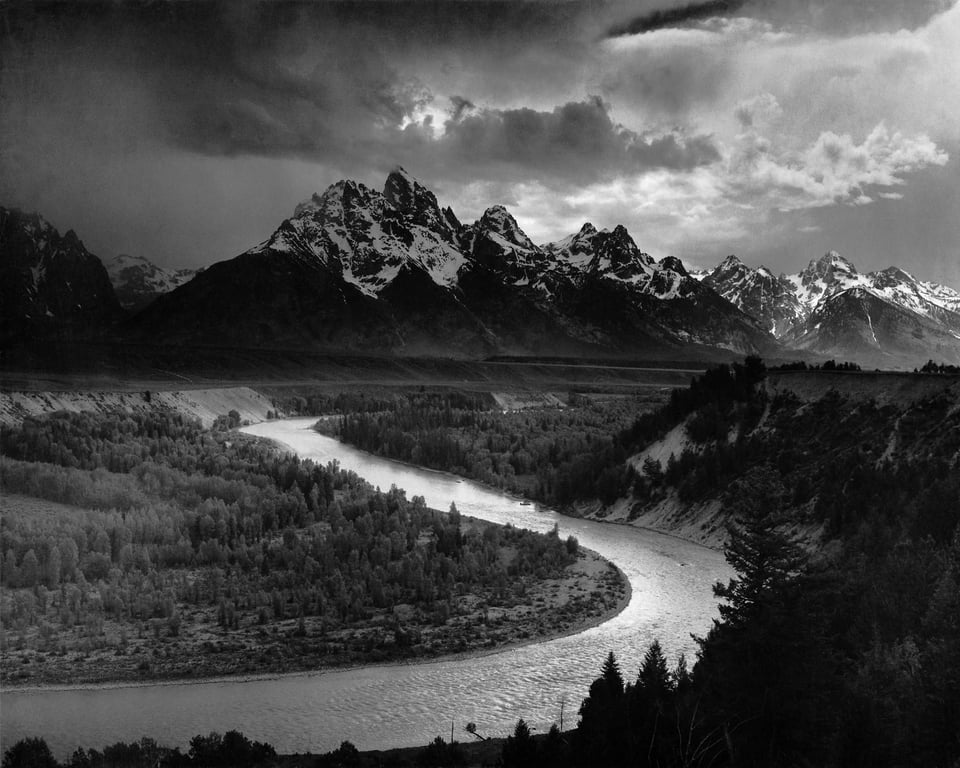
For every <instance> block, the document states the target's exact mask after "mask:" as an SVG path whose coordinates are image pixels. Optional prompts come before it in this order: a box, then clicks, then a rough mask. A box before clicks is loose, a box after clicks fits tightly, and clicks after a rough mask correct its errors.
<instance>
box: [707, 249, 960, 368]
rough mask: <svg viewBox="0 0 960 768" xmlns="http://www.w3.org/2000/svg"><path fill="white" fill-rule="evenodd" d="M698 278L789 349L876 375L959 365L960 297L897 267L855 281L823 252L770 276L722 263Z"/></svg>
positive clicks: (845, 266)
mask: <svg viewBox="0 0 960 768" xmlns="http://www.w3.org/2000/svg"><path fill="white" fill-rule="evenodd" d="M699 277H700V278H701V279H702V280H703V282H704V283H705V284H706V285H709V286H710V287H711V288H713V289H714V290H715V291H717V292H718V293H719V294H720V295H721V296H723V297H724V298H725V299H727V300H728V301H730V302H731V303H733V304H735V305H736V306H738V307H739V308H740V309H742V310H743V311H744V312H746V313H747V314H749V315H751V316H752V317H754V318H756V319H757V320H758V321H759V322H760V323H761V324H762V325H763V326H764V327H765V328H767V329H768V330H769V331H770V333H771V334H773V336H774V337H776V338H777V339H778V340H779V341H781V342H782V343H783V344H784V345H785V346H787V347H788V348H790V349H796V350H809V351H814V352H817V353H820V354H824V355H829V356H832V357H842V358H845V359H850V360H857V361H859V362H861V363H866V364H869V365H877V366H880V367H883V366H890V365H909V364H911V361H917V360H920V359H921V358H922V359H934V360H943V361H949V362H957V361H958V360H960V292H957V291H955V290H953V289H952V288H948V287H946V286H943V285H939V284H937V283H930V282H923V281H921V280H918V279H917V278H915V277H914V276H913V275H911V274H910V273H908V272H906V271H904V270H903V269H900V268H899V267H888V268H887V269H883V270H879V271H876V272H867V273H861V272H858V271H857V268H856V267H855V266H854V265H853V264H852V263H851V262H850V261H848V260H847V259H845V258H844V257H843V256H841V255H840V254H838V253H837V252H836V251H830V252H828V253H827V254H826V255H824V256H823V257H821V258H820V259H816V260H812V261H811V262H810V263H809V264H808V265H807V267H806V268H805V269H803V270H802V271H801V272H799V273H797V274H794V275H780V276H775V275H774V274H773V273H772V272H771V271H770V270H769V269H767V268H766V267H762V266H761V267H759V268H756V269H754V268H751V267H749V266H747V265H746V264H744V263H743V262H741V261H740V260H739V259H738V258H737V257H736V256H728V257H727V258H726V259H724V260H723V261H722V262H721V263H720V264H719V265H718V266H717V267H716V268H714V269H713V270H712V271H709V272H707V273H703V274H700V275H699Z"/></svg>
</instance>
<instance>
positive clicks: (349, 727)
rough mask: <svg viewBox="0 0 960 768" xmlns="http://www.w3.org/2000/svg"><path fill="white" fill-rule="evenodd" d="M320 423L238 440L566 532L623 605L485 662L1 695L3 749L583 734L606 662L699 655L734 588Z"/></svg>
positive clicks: (438, 501) (677, 550)
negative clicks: (358, 443)
mask: <svg viewBox="0 0 960 768" xmlns="http://www.w3.org/2000/svg"><path fill="white" fill-rule="evenodd" d="M315 421H316V419H289V420H283V421H268V422H264V423H261V424H256V425H253V426H250V427H245V428H244V431H245V432H247V433H249V434H253V435H259V436H262V437H268V438H272V439H274V440H278V441H280V442H282V443H284V444H286V445H287V446H289V447H290V448H291V449H292V450H294V451H296V453H297V454H298V455H300V456H301V457H303V458H310V459H313V460H315V461H320V462H323V463H326V462H328V461H331V460H334V459H336V460H337V461H339V463H340V466H341V467H343V468H345V469H350V470H353V471H355V472H356V473H357V474H359V475H361V476H362V477H364V478H366V479H367V480H368V481H369V482H371V483H372V484H373V485H376V486H379V487H380V488H382V489H384V490H386V489H388V488H389V487H390V486H391V485H396V486H397V487H400V488H404V489H405V490H406V491H407V495H408V497H411V496H413V495H420V496H423V497H424V498H425V499H426V501H427V504H428V505H430V506H432V507H436V508H438V509H447V508H448V507H449V506H450V503H451V502H454V503H456V505H457V508H458V509H459V510H460V512H462V513H463V514H466V515H471V516H474V517H478V518H483V519H484V520H490V521H492V522H496V523H507V522H510V523H513V524H514V525H516V526H522V527H524V528H530V529H532V530H536V531H548V530H550V529H551V528H552V527H553V526H554V524H558V525H559V528H560V535H561V537H564V538H566V537H567V536H568V535H570V534H573V535H574V536H576V537H577V539H579V541H580V543H581V544H583V545H584V546H586V547H589V548H590V549H593V550H595V551H597V552H599V553H600V554H601V555H603V556H604V557H605V558H607V559H608V560H611V561H612V562H614V563H616V564H617V565H618V566H619V567H620V568H621V569H622V570H623V572H624V573H625V574H626V576H627V578H628V579H629V580H630V585H631V587H632V589H633V596H632V598H631V600H630V603H629V605H628V606H627V608H626V609H625V610H623V611H622V612H621V613H620V614H618V615H617V616H616V617H614V618H613V619H611V620H610V621H607V622H606V623H604V624H602V625H600V626H598V627H594V628H592V629H589V630H587V631H585V632H582V633H580V634H577V635H572V636H569V637H564V638H560V639H557V640H552V641H547V642H542V643H536V644H532V645H527V646H523V647H519V648H515V649H513V650H506V651H502V652H499V653H494V654H490V655H486V656H477V657H469V658H463V659H456V658H450V659H447V660H443V661H435V662H429V663H421V664H410V665H384V666H371V667H363V668H359V669H351V670H340V671H330V672H323V673H300V674H292V675H286V676H282V677H278V678H271V679H253V680H230V681H210V682H200V683H184V684H154V685H143V686H135V687H114V688H94V689H66V690H63V689H61V690H32V691H31V690H25V691H17V690H6V691H3V693H2V696H0V746H2V748H3V749H6V748H7V747H9V746H10V745H11V744H13V743H15V742H16V741H17V740H18V739H20V738H22V737H24V736H30V735H40V736H43V737H44V738H46V740H47V743H48V744H49V745H50V746H51V748H52V749H53V750H54V752H55V754H57V755H58V756H59V757H61V758H63V757H66V756H68V755H69V754H70V753H71V752H72V751H73V749H74V748H76V747H77V746H81V745H82V746H86V747H97V748H102V747H103V746H104V745H106V744H112V743H114V742H116V741H132V740H134V739H138V738H139V737H140V736H143V735H146V736H150V737H152V738H154V739H156V740H157V741H158V742H159V743H161V744H166V745H170V746H175V745H179V746H185V745H186V744H187V742H188V741H189V739H190V738H191V737H192V736H194V735H196V734H198V733H208V732H210V731H219V732H224V731H228V730H231V729H236V730H239V731H242V732H243V733H244V734H246V735H247V736H248V737H250V738H252V739H256V740H258V741H267V742H269V743H271V744H273V745H274V747H276V749H277V751H278V752H306V751H311V752H320V751H327V750H330V749H333V748H336V747H337V746H338V745H339V744H340V742H341V741H343V740H349V741H351V742H353V743H354V744H355V745H356V746H357V747H359V748H360V749H381V748H386V747H392V746H416V745H420V744H426V743H427V742H429V741H430V740H432V739H433V738H434V737H435V736H437V735H444V738H449V736H450V726H451V722H452V723H453V724H454V730H455V734H456V736H457V738H458V739H459V740H469V739H470V738H471V737H470V736H469V735H468V734H466V733H465V732H464V730H463V729H464V726H465V724H466V723H467V722H474V723H476V724H477V730H478V732H479V733H481V734H483V735H485V736H493V735H505V734H507V733H508V732H510V731H511V730H512V728H513V725H514V724H515V723H516V721H517V718H519V717H523V718H524V719H525V720H526V721H527V722H528V723H529V724H530V725H531V726H532V728H533V730H534V732H542V731H545V730H546V729H548V728H549V727H550V724H551V723H553V722H557V721H558V720H559V717H560V709H561V702H564V704H565V714H564V723H563V725H564V727H565V728H569V727H571V726H572V725H574V724H575V722H576V713H577V709H578V707H579V705H580V701H581V700H582V698H583V697H584V696H585V695H586V691H587V688H588V687H589V684H590V682H591V681H592V680H593V679H594V678H596V677H597V674H598V672H599V670H600V665H601V664H602V662H603V659H604V657H605V656H606V654H607V652H608V651H610V650H612V651H613V652H614V653H615V654H616V655H617V657H618V659H619V660H620V662H621V669H622V670H623V673H624V677H625V678H627V679H631V678H632V677H633V676H634V675H635V674H636V670H637V668H638V666H639V663H640V659H641V658H642V656H643V653H644V651H645V650H646V648H647V646H648V645H649V644H650V642H651V641H652V640H654V639H655V638H659V640H660V643H661V645H662V646H663V648H664V651H665V653H666V654H667V655H668V660H669V662H670V664H671V665H672V664H673V661H674V660H675V658H676V655H677V654H678V653H680V652H684V653H686V655H687V658H688V660H689V661H690V666H692V662H693V658H694V651H695V648H696V644H695V643H694V642H693V640H692V639H691V637H690V633H697V634H703V633H705V632H706V631H707V629H708V628H709V627H710V623H711V620H712V619H713V618H714V616H716V615H717V610H716V599H715V598H714V597H713V594H712V585H713V584H714V583H715V582H716V581H718V580H723V579H726V578H728V577H729V575H730V569H729V567H728V566H727V564H726V562H725V561H724V559H723V556H722V555H721V554H720V553H718V552H715V551H713V550H710V549H706V548H704V547H701V546H698V545H696V544H692V543H689V542H686V541H683V540H681V539H677V538H674V537H671V536H665V535H662V534H658V533H655V532H652V531H646V530H641V529H637V528H632V527H628V526H622V525H612V524H606V523H598V522H591V521H586V520H578V519H574V518H569V517H564V516H562V515H559V514H557V513H555V512H553V511H552V510H550V509H547V508H545V507H543V506H540V505H535V504H530V503H529V502H524V501H521V500H519V499H515V498H512V497H510V496H507V495H505V494H502V493H498V492H497V491H495V490H492V489H490V488H486V487H484V486H482V485H479V484H477V483H473V482H470V481H467V480H461V479H459V478H457V477H454V476H452V475H449V474H445V473H441V472H433V471H430V470H424V469H419V468H417V467H412V466H409V465H406V464H401V463H398V462H394V461H390V460H387V459H381V458H378V457H376V456H372V455H370V454H368V453H365V452H363V451H359V450H356V449H354V448H351V447H350V446H346V445H343V444H342V443H340V442H338V441H337V440H334V439H332V438H329V437H324V436H322V435H320V434H318V433H316V432H314V431H313V430H312V429H311V426H312V425H313V423H314V422H315Z"/></svg>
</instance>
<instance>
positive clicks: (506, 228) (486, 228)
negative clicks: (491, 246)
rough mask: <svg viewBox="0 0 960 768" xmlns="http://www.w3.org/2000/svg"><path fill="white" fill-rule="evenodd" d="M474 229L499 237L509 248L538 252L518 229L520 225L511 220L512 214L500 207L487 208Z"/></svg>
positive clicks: (513, 219)
mask: <svg viewBox="0 0 960 768" xmlns="http://www.w3.org/2000/svg"><path fill="white" fill-rule="evenodd" d="M475 228H476V229H477V230H478V231H479V232H481V233H485V234H491V233H492V234H494V235H499V236H500V237H501V238H503V239H504V240H505V241H506V242H507V243H508V244H509V245H510V246H514V247H517V248H520V249H522V250H524V251H531V252H539V250H540V249H539V248H537V246H536V245H534V244H533V241H532V240H531V239H530V238H529V237H527V235H526V233H525V232H524V231H523V230H522V229H520V225H519V224H517V220H516V219H515V218H513V214H511V213H510V211H508V210H507V209H506V208H504V207H503V206H502V205H492V206H490V207H489V208H487V210H485V211H484V212H483V216H481V217H480V220H479V221H478V222H477V223H476V225H475Z"/></svg>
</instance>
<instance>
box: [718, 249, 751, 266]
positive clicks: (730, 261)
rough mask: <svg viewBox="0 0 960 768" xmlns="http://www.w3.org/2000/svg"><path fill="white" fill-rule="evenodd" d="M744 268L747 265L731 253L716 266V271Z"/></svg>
mask: <svg viewBox="0 0 960 768" xmlns="http://www.w3.org/2000/svg"><path fill="white" fill-rule="evenodd" d="M746 266H747V265H746V264H744V263H743V262H742V261H740V258H739V257H738V256H737V255H736V254H734V253H731V254H730V255H729V256H727V258H725V259H724V260H723V261H721V262H720V263H719V264H718V265H717V267H716V269H722V270H728V269H737V268H739V267H746Z"/></svg>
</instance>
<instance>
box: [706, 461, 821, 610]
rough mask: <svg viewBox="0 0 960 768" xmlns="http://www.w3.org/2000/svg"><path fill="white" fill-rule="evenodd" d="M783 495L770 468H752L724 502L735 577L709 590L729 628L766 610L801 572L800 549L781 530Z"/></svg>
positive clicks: (729, 555)
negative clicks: (717, 601)
mask: <svg viewBox="0 0 960 768" xmlns="http://www.w3.org/2000/svg"><path fill="white" fill-rule="evenodd" d="M785 498H786V491H785V489H784V487H783V483H782V482H781V481H780V477H779V475H778V474H777V473H776V471H775V470H773V469H772V468H770V467H758V468H754V469H751V470H750V471H749V472H748V473H747V475H746V476H745V477H744V478H742V479H741V480H739V481H737V482H736V483H734V484H733V486H732V487H731V489H730V492H729V493H728V496H727V499H726V500H725V502H724V510H725V512H726V513H727V515H728V516H729V520H730V523H729V524H728V532H729V540H728V542H727V545H726V546H725V547H724V555H725V556H726V559H727V562H728V563H729V564H730V565H731V566H732V567H733V569H734V570H735V571H736V572H737V577H736V578H733V579H731V580H730V581H729V582H728V583H727V584H726V585H724V584H719V583H718V584H717V585H715V586H714V589H713V592H714V594H715V595H716V596H717V597H720V598H723V599H724V600H726V601H727V602H726V604H721V605H720V616H721V618H722V620H723V621H724V622H725V623H726V624H728V625H730V626H741V625H743V624H745V623H746V622H748V621H749V620H750V619H751V618H753V617H754V616H756V615H757V613H758V612H759V611H762V610H763V609H764V606H765V605H767V604H768V603H769V602H770V601H771V600H776V599H777V595H778V594H779V592H781V591H782V590H783V588H784V587H785V586H786V585H787V584H788V582H789V581H790V580H791V579H793V578H794V577H795V576H796V575H797V574H798V573H799V571H800V567H801V565H802V564H803V562H804V559H805V558H804V554H803V550H802V549H801V548H800V545H799V544H798V543H797V541H796V539H795V538H794V537H792V536H790V535H788V534H786V533H784V532H783V531H782V530H781V529H780V527H779V526H780V523H781V521H782V519H783V517H782V514H781V512H782V510H783V507H784V505H785Z"/></svg>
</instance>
